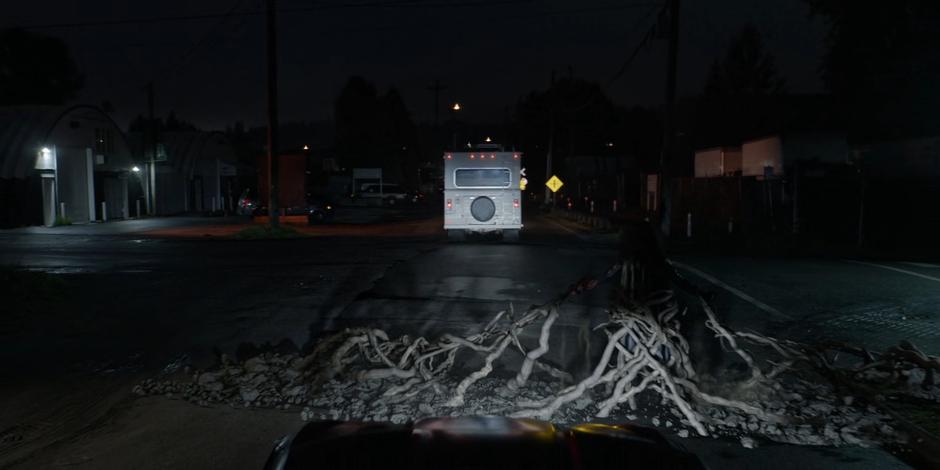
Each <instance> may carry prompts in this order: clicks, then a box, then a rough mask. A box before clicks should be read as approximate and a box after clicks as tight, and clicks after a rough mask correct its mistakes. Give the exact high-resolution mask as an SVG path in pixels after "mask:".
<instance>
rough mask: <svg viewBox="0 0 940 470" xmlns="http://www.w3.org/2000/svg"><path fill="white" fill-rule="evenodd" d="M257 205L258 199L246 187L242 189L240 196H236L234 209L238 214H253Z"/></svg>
mask: <svg viewBox="0 0 940 470" xmlns="http://www.w3.org/2000/svg"><path fill="white" fill-rule="evenodd" d="M258 205H259V201H258V200H257V199H256V198H254V197H252V196H251V190H249V189H246V190H244V191H242V195H241V197H239V198H238V207H236V208H235V210H236V211H237V212H238V214H239V215H252V214H255V212H256V210H257V209H258Z"/></svg>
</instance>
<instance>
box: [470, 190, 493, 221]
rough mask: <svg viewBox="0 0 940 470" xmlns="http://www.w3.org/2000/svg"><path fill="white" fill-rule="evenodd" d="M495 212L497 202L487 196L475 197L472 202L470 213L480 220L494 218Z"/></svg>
mask: <svg viewBox="0 0 940 470" xmlns="http://www.w3.org/2000/svg"><path fill="white" fill-rule="evenodd" d="M495 214H496V204H493V200H492V199H490V198H488V197H486V196H481V197H478V198H475V199H474V200H473V202H472V203H471V204H470V215H472V216H473V218H474V219H477V220H478V221H480V222H486V221H487V220H490V219H492V218H493V216H494V215H495Z"/></svg>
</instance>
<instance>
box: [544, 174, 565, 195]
mask: <svg viewBox="0 0 940 470" xmlns="http://www.w3.org/2000/svg"><path fill="white" fill-rule="evenodd" d="M564 184H565V183H562V182H561V180H560V179H558V177H557V176H555V175H552V177H551V178H549V179H548V181H546V182H545V186H548V189H551V190H552V192H553V193H557V192H558V190H559V189H561V187H562V186H563V185H564Z"/></svg>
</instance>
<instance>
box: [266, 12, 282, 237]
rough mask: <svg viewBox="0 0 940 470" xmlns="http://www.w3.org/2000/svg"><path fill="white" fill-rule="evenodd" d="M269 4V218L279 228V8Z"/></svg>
mask: <svg viewBox="0 0 940 470" xmlns="http://www.w3.org/2000/svg"><path fill="white" fill-rule="evenodd" d="M267 3H268V14H267V17H268V28H267V30H268V34H267V36H268V40H267V43H268V44H267V45H268V217H269V218H270V219H271V227H272V228H277V226H278V224H279V223H280V220H279V218H278V211H279V209H278V205H277V193H278V161H277V160H278V156H277V18H276V16H275V14H276V12H277V6H276V4H275V0H267Z"/></svg>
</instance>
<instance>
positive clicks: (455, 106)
mask: <svg viewBox="0 0 940 470" xmlns="http://www.w3.org/2000/svg"><path fill="white" fill-rule="evenodd" d="M450 109H453V110H454V111H460V103H454V106H453V107H452V108H450Z"/></svg>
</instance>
